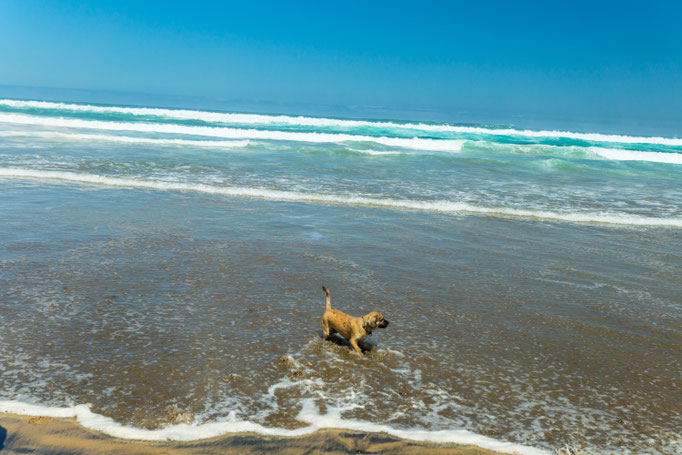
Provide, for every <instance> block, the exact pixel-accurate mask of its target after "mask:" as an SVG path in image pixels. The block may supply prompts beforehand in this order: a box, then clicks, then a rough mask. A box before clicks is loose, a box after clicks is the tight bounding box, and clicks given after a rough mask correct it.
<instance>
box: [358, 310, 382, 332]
mask: <svg viewBox="0 0 682 455" xmlns="http://www.w3.org/2000/svg"><path fill="white" fill-rule="evenodd" d="M386 327H388V321H387V320H386V319H385V318H384V315H383V314H381V313H379V312H378V311H372V312H371V313H369V314H366V315H364V316H363V317H362V328H364V329H365V330H366V331H367V333H372V330H374V329H385V328H386Z"/></svg>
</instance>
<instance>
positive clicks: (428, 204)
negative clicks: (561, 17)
mask: <svg viewBox="0 0 682 455" xmlns="http://www.w3.org/2000/svg"><path fill="white" fill-rule="evenodd" d="M0 177H5V178H21V179H37V180H58V181H66V182H74V183H82V184H90V185H104V186H110V187H125V188H142V189H154V190H163V191H192V192H199V193H207V194H218V195H225V196H232V197H252V198H259V199H267V200H274V201H288V202H307V203H316V204H334V205H336V204H339V205H350V206H368V207H382V208H388V209H403V210H417V211H425V212H439V213H453V214H466V213H472V214H475V213H478V214H486V215H491V216H498V217H518V218H527V219H534V220H546V221H562V222H573V223H598V224H616V225H627V226H668V227H682V218H656V217H647V216H639V215H631V214H625V213H604V212H568V213H562V212H554V211H547V210H528V209H515V208H506V207H485V206H478V205H473V204H468V203H465V202H452V201H444V200H437V201H419V200H409V199H390V198H385V199H384V198H369V197H365V196H351V195H332V194H322V193H302V192H297V191H281V190H269V189H264V188H248V187H221V186H212V185H206V184H201V183H196V184H194V183H192V184H190V183H175V182H162V181H152V180H140V179H135V178H119V177H105V176H101V175H95V174H84V173H75V172H65V171H41V170H33V169H24V168H0Z"/></svg>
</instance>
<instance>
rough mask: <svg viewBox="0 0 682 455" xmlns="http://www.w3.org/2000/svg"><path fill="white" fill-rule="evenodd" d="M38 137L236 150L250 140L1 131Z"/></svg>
mask: <svg viewBox="0 0 682 455" xmlns="http://www.w3.org/2000/svg"><path fill="white" fill-rule="evenodd" d="M23 136H33V137H35V136H37V137H44V138H50V139H52V138H55V139H65V140H76V141H106V142H123V143H128V144H154V145H183V146H190V147H216V148H224V147H225V148H235V147H246V146H247V145H249V141H248V140H244V141H193V140H188V139H152V138H146V137H131V136H112V135H106V134H70V133H60V132H57V131H0V137H23Z"/></svg>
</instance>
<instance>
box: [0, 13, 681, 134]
mask: <svg viewBox="0 0 682 455" xmlns="http://www.w3.org/2000/svg"><path fill="white" fill-rule="evenodd" d="M680 24H682V3H680V2H656V1H647V2H637V3H635V2H627V1H625V2H622V1H619V2H598V1H590V2H583V1H570V2H569V1H566V2H563V1H542V2H540V1H537V2H533V1H521V2H502V1H499V2H496V1H487V2H486V1H468V2H416V1H415V2H400V1H391V2H353V1H345V2H319V1H317V2H255V1H254V2H238V3H237V2H234V3H233V2H202V1H195V2H173V1H167V2H141V1H105V0H102V1H93V2H87V1H82V2H69V1H49V2H48V1H43V2H40V1H32V0H21V1H15V0H3V1H1V2H0V61H1V62H3V64H2V67H1V68H0V84H5V85H24V86H48V87H62V88H81V89H90V90H114V91H132V92H147V93H159V94H176V95H188V96H205V97H214V98H223V99H240V100H249V101H254V102H256V101H267V102H275V103H311V104H323V105H324V104H328V105H341V106H353V105H359V106H369V107H371V106H382V107H393V108H398V109H415V110H418V109H427V110H429V109H431V110H435V111H439V112H459V111H467V110H469V111H476V112H502V113H504V112H508V113H513V114H516V115H529V116H533V115H534V116H542V115H546V116H557V117H561V116H569V117H570V116H572V117H577V118H579V117H581V116H584V117H589V118H595V119H599V118H602V119H614V118H615V119H618V118H625V119H635V120H637V121H641V122H645V123H646V122H649V123H656V122H661V123H667V124H675V123H682V108H681V107H680V106H682V27H681V26H680Z"/></svg>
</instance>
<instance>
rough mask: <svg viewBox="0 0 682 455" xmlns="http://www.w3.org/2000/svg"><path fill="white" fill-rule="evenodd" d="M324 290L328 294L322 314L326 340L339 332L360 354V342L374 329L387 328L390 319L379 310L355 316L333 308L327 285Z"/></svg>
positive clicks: (323, 333) (323, 334)
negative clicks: (385, 317)
mask: <svg viewBox="0 0 682 455" xmlns="http://www.w3.org/2000/svg"><path fill="white" fill-rule="evenodd" d="M322 290H323V291H324V293H325V294H326V295H327V309H326V311H325V312H324V314H323V315H322V337H323V338H324V339H325V340H326V339H327V337H329V335H331V334H332V333H338V334H339V335H341V336H342V337H344V338H345V339H346V340H348V342H350V345H351V346H352V347H353V349H354V350H355V353H356V354H360V353H361V351H360V347H359V346H358V343H362V341H363V340H364V339H365V338H366V337H367V335H369V334H371V333H372V330H374V329H377V328H379V329H385V328H386V327H388V321H387V320H386V319H384V316H383V315H382V314H381V313H379V312H378V311H372V312H371V313H368V314H366V315H364V316H362V317H355V316H351V315H349V314H346V313H343V312H341V311H338V310H332V305H331V298H330V296H329V291H328V290H327V288H326V287H324V286H322Z"/></svg>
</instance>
